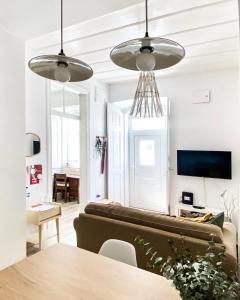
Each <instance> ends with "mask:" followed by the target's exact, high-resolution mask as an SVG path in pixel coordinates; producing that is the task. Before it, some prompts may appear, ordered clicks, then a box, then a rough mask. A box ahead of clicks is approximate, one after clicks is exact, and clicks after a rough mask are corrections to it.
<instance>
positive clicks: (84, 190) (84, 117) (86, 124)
mask: <svg viewBox="0 0 240 300" xmlns="http://www.w3.org/2000/svg"><path fill="white" fill-rule="evenodd" d="M59 85H63V86H65V87H68V88H71V89H73V90H75V91H77V92H78V93H79V94H84V95H86V99H84V100H83V99H80V196H81V201H80V204H82V205H83V207H84V206H85V204H86V201H87V199H89V196H90V172H89V169H90V168H89V166H90V153H89V151H88V150H89V148H90V91H89V90H88V89H87V88H86V87H84V86H79V85H78V86H77V85H73V84H71V83H67V84H61V83H59ZM46 91H47V95H46V98H47V105H46V110H47V120H46V125H47V127H46V128H47V198H48V200H49V201H52V184H53V183H52V126H51V82H50V80H46Z"/></svg>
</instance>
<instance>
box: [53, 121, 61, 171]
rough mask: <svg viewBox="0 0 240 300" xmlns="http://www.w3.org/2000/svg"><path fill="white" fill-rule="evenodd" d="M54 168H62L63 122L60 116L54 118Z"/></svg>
mask: <svg viewBox="0 0 240 300" xmlns="http://www.w3.org/2000/svg"><path fill="white" fill-rule="evenodd" d="M52 167H53V169H61V167H62V122H61V118H60V117H58V116H52Z"/></svg>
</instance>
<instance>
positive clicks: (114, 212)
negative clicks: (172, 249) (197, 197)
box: [85, 203, 223, 243]
mask: <svg viewBox="0 0 240 300" xmlns="http://www.w3.org/2000/svg"><path fill="white" fill-rule="evenodd" d="M85 213H86V214H92V215H97V216H101V217H105V218H110V219H115V220H120V221H124V222H128V223H132V224H138V225H142V226H147V227H151V228H156V229H161V230H164V231H168V232H172V233H177V234H181V235H183V236H189V237H194V238H198V239H202V240H206V241H208V240H210V239H211V238H212V237H213V239H214V241H215V242H217V243H222V242H223V233H222V231H221V229H220V228H219V227H217V226H215V225H211V224H201V223H195V222H191V221H187V220H182V219H178V218H175V217H170V216H166V215H162V214H160V213H155V212H149V211H144V210H140V209H134V208H128V207H123V206H117V205H112V204H100V203H89V204H88V205H87V206H86V207H85Z"/></svg>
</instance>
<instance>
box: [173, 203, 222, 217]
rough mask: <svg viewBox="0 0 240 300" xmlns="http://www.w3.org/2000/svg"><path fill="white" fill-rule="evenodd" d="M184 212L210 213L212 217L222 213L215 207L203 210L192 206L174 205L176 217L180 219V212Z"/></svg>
mask: <svg viewBox="0 0 240 300" xmlns="http://www.w3.org/2000/svg"><path fill="white" fill-rule="evenodd" d="M182 210H186V211H194V212H199V213H205V214H207V213H212V214H213V215H217V214H218V213H220V212H222V210H221V209H220V208H215V207H205V208H203V209H201V208H194V207H193V206H192V205H188V204H184V203H181V202H179V203H177V204H176V212H175V214H176V216H177V217H180V216H181V211H182Z"/></svg>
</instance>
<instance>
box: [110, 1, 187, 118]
mask: <svg viewBox="0 0 240 300" xmlns="http://www.w3.org/2000/svg"><path fill="white" fill-rule="evenodd" d="M145 13H146V32H145V36H144V37H143V38H138V39H134V40H130V41H127V42H124V43H122V44H120V45H118V46H116V47H115V48H113V49H112V51H111V53H110V57H111V59H112V61H113V62H114V63H115V64H116V65H118V66H120V67H122V68H125V69H129V70H135V71H141V73H140V77H139V81H138V86H137V90H136V93H135V97H134V102H133V105H132V108H131V112H130V115H131V116H133V117H136V118H137V117H140V118H146V117H148V118H154V117H159V116H162V115H163V109H162V104H161V101H160V95H159V92H158V88H157V84H156V80H155V75H154V72H153V71H155V70H161V69H166V68H169V67H171V66H173V65H175V64H177V63H178V62H180V61H181V60H182V59H183V57H184V56H185V50H184V48H183V47H182V46H181V45H180V44H178V43H176V42H174V41H172V40H168V39H164V38H161V37H150V36H149V33H148V0H145Z"/></svg>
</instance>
